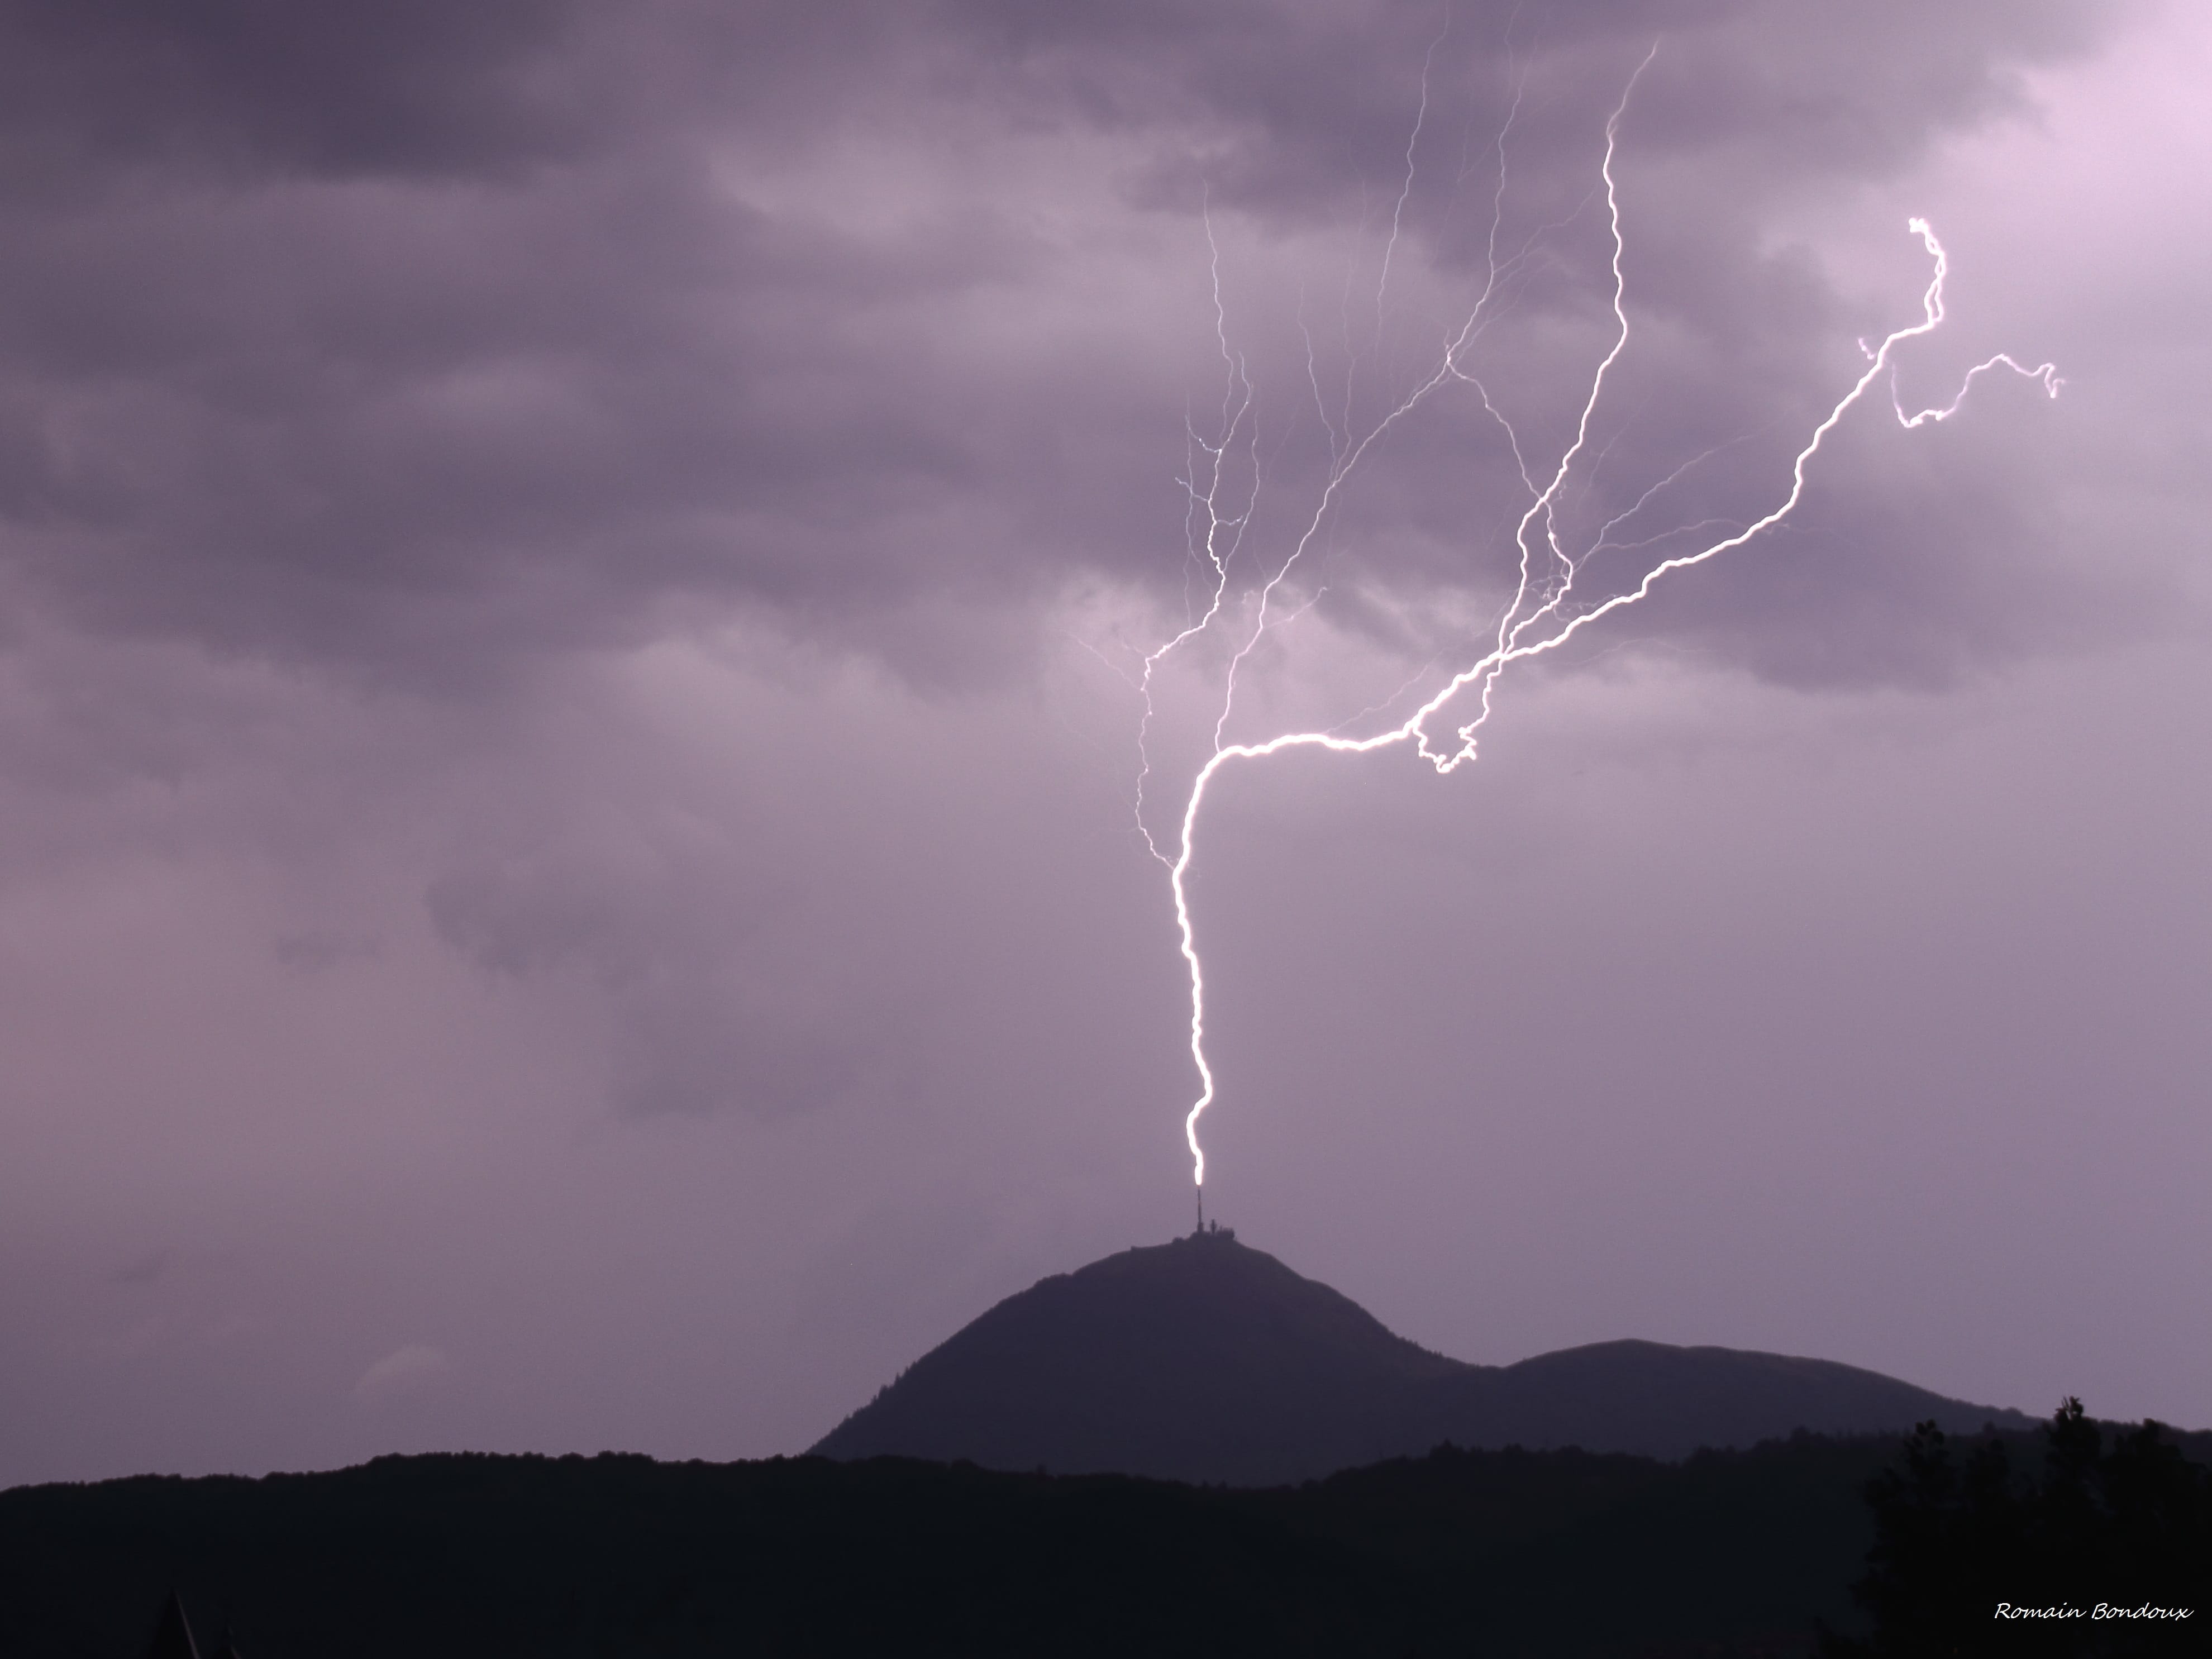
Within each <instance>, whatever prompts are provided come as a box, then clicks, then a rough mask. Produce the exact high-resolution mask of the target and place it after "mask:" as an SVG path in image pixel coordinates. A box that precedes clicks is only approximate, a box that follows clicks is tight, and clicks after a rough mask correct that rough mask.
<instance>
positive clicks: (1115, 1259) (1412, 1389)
mask: <svg viewBox="0 0 2212 1659" xmlns="http://www.w3.org/2000/svg"><path fill="white" fill-rule="evenodd" d="M1927 1419H1934V1420H1935V1421H1936V1423H1938V1424H1940V1425H1942V1427H1943V1428H1944V1429H1945V1430H1946V1431H1950V1432H1957V1433H1970V1432H1972V1431H1975V1430H1978V1429H1979V1428H1980V1427H1982V1425H1984V1424H1991V1423H1993V1424H1995V1425H1996V1426H1998V1427H1999V1428H2002V1429H2025V1428H2027V1427H2029V1426H2031V1423H2030V1419H2027V1418H2026V1417H2024V1416H2022V1415H2021V1413H2018V1412H2014V1411H2006V1410H2000V1409H1997V1408H1996V1407H1988V1406H1976V1405H1970V1404H1967V1403H1966V1402H1964V1401H1956V1400H1948V1399H1946V1398H1944V1397H1943V1396H1942V1395H1936V1394H1930V1393H1929V1392H1928V1390H1926V1389H1917V1388H1914V1387H1913V1386H1912V1385H1911V1383H1900V1382H1899V1381H1897V1380H1896V1379H1895V1378H1893V1377H1888V1376H1881V1375H1880V1374H1879V1373H1877V1372H1874V1371H1867V1370H1858V1369H1857V1368H1856V1367H1854V1366H1850V1365H1839V1364H1834V1363H1832V1362H1831V1361H1828V1360H1822V1359H1795V1358H1785V1357H1784V1356H1782V1355H1780V1354H1768V1353H1751V1352H1741V1351H1740V1350H1736V1349H1732V1348H1678V1347H1670V1346H1668V1345H1666V1344H1664V1343H1659V1342H1601V1343H1597V1344H1595V1345H1593V1346H1589V1347H1583V1348H1570V1349H1567V1350H1565V1351H1563V1352H1559V1353H1549V1354H1543V1355H1540V1356H1539V1357H1537V1358H1534V1359H1524V1360H1522V1361H1521V1362H1520V1363H1519V1364H1515V1365H1505V1366H1496V1365H1470V1364H1464V1363H1463V1362H1462V1361H1459V1360H1456V1359H1449V1358H1445V1357H1444V1356H1443V1355H1442V1354H1437V1353H1431V1352H1429V1351H1428V1350H1427V1349H1425V1348H1422V1347H1420V1346H1417V1345H1415V1344H1414V1343H1412V1342H1409V1341H1407V1340H1406V1339H1405V1338H1403V1337H1401V1336H1398V1335H1395V1334H1393V1333H1392V1332H1391V1331H1389V1329H1387V1328H1385V1327H1384V1326H1383V1323H1382V1322H1380V1321H1379V1320H1377V1319H1376V1318H1375V1316H1373V1315H1371V1314H1370V1313H1368V1312H1367V1311H1366V1310H1364V1309H1363V1308H1362V1307H1360V1306H1359V1305H1358V1304H1357V1303H1355V1302H1353V1301H1352V1299H1351V1298H1350V1297H1346V1296H1343V1295H1341V1294H1340V1293H1339V1292H1338V1291H1334V1290H1331V1289H1330V1288H1329V1287H1328V1285H1322V1284H1318V1283H1316V1282H1315V1281H1314V1280H1312V1279H1304V1278H1301V1277H1300V1276H1299V1275H1298V1274H1297V1273H1292V1272H1291V1270H1290V1269H1289V1268H1288V1267H1285V1266H1284V1265H1283V1264H1282V1263H1281V1262H1279V1261H1277V1260H1276V1259H1275V1258H1274V1257H1273V1256H1271V1255H1267V1254H1266V1253H1264V1252H1262V1251H1260V1250H1255V1249H1250V1248H1249V1247H1248V1246H1245V1245H1243V1244H1239V1243H1237V1237H1236V1235H1235V1234H1234V1233H1231V1232H1228V1231H1218V1232H1207V1233H1199V1234H1194V1235H1192V1236H1189V1237H1183V1238H1179V1239H1176V1241H1174V1242H1173V1243H1168V1244H1161V1245H1155V1246H1151V1247H1147V1248H1140V1249H1130V1250H1124V1251H1122V1252H1121V1254H1120V1255H1112V1256H1108V1257H1107V1258H1105V1259H1104V1260H1103V1261H1094V1262H1092V1263H1091V1265H1090V1266H1089V1267H1084V1268H1081V1269H1079V1271H1077V1272H1075V1273H1062V1274H1055V1275H1054V1277H1052V1278H1050V1279H1043V1280H1042V1281H1040V1282H1039V1283H1037V1284H1036V1285H1032V1286H1030V1289H1028V1290H1026V1291H1022V1292H1021V1293H1020V1294H1019V1295H1017V1296H1012V1297H1007V1298H1006V1300H1005V1301H1004V1302H1001V1303H1000V1304H999V1305H998V1306H997V1307H995V1308H993V1309H992V1310H990V1311H989V1312H987V1313H986V1314H984V1315H983V1316H981V1318H979V1319H977V1320H975V1322H973V1323H971V1324H969V1326H967V1327H966V1328H964V1329H963V1330H961V1331H959V1332H958V1333H957V1334H955V1335H953V1336H952V1337H951V1339H950V1340H947V1341H945V1342H944V1343H943V1344H941V1345H939V1346H938V1347H936V1348H933V1349H932V1350H931V1351H930V1352H928V1353H927V1354H925V1355H923V1356H922V1357H921V1358H920V1359H918V1360H916V1361H915V1364H913V1365H911V1366H910V1367H908V1369H907V1370H905V1371H904V1372H902V1374H901V1375H900V1376H899V1377H898V1378H897V1380H896V1381H895V1382H894V1383H891V1385H890V1387H888V1388H886V1389H884V1390H883V1391H882V1392H881V1393H879V1394H878V1395H877V1396H876V1398H875V1399H874V1400H873V1401H870V1402H869V1403H868V1404H867V1405H866V1406H864V1407H861V1408H860V1410H859V1411H857V1412H854V1413H853V1414H852V1415H851V1416H850V1417H848V1418H847V1419H845V1421H844V1422H842V1424H840V1425H838V1426H837V1427H836V1429H835V1430H833V1431H831V1432H830V1433H829V1435H828V1436H826V1437H824V1438H823V1440H822V1441H821V1443H819V1444H817V1446H816V1447H815V1448H814V1450H815V1451H816V1452H817V1453H819V1454H821V1455H824V1456H829V1457H836V1458H856V1457H869V1456H874V1455H881V1454H886V1453H888V1454H894V1455H902V1456H908V1457H922V1458H933V1459H939V1460H947V1461H949V1460H953V1459H959V1458H966V1459H968V1460H969V1461H971V1462H975V1463H979V1464H981V1465H983V1466H984V1467H986V1468H1001V1469H1037V1468H1044V1469H1048V1470H1050V1471H1052V1472H1053V1473H1054V1474H1075V1473H1105V1472H1111V1473H1118V1474H1145V1475H1152V1476H1158V1477H1160V1478H1163V1479H1168V1480H1196V1481H1219V1482H1226V1483H1228V1484H1231V1485H1237V1486H1266V1485H1271V1484H1275V1483H1279V1482H1287V1481H1295V1480H1308V1479H1312V1478H1316V1477H1318V1476H1322V1475H1326V1474H1330V1473H1332V1472H1334V1471H1335V1470H1338V1469H1343V1468H1353V1467H1355V1466H1358V1465H1360V1464H1364V1463H1371V1462H1376V1461H1377V1460H1379V1459H1382V1458H1386V1457H1399V1456H1407V1455H1418V1454H1419V1453H1423V1452H1425V1451H1427V1450H1428V1449H1430V1448H1431V1447H1433V1446H1436V1445H1439V1444H1442V1443H1445V1442H1449V1443H1452V1444H1455V1445H1458V1446H1462V1447H1500V1446H1508V1445H1519V1446H1523V1447H1527V1448H1529V1449H1541V1448H1547V1447H1563V1446H1580V1447H1582V1448H1583V1449H1585V1450H1589V1451H1602V1452H1631V1453H1635V1454H1638V1455H1644V1456H1649V1457H1662V1458H1679V1457H1683V1456H1686V1455H1688V1454H1689V1453H1690V1452H1692V1451H1693V1450H1695V1449H1697V1448H1699V1447H1700V1446H1711V1447H1716V1448H1720V1447H1747V1446H1751V1445H1754V1444H1756V1443H1759V1442H1760V1441H1762V1440H1769V1439H1773V1438H1777V1437H1782V1436H1786V1435H1788V1434H1790V1433H1791V1432H1792V1431H1796V1430H1798V1429H1808V1430H1811V1431H1815V1432H1818V1433H1825V1434H1869V1433H1879V1432H1885V1431H1895V1430H1904V1429H1907V1428H1910V1427H1911V1425H1913V1424H1915V1423H1918V1422H1923V1421H1925V1420H1927Z"/></svg>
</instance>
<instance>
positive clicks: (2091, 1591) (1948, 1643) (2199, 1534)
mask: <svg viewBox="0 0 2212 1659" xmlns="http://www.w3.org/2000/svg"><path fill="white" fill-rule="evenodd" d="M1866 1496H1867V1501H1868V1503H1869V1504H1870V1505H1871V1506H1872V1507H1873V1510H1874V1519H1875V1544H1874V1548H1873V1549H1872V1551H1871V1552H1869V1555H1868V1558H1867V1573H1866V1576H1865V1577H1863V1578H1862V1579H1861V1580H1860V1581H1859V1582H1858V1583H1857V1585H1855V1586H1854V1587H1853V1589H1852V1595H1853V1596H1854V1597H1855V1599H1856V1600H1857V1601H1858V1603H1859V1604H1860V1606H1862V1607H1864V1608H1865V1609H1866V1611H1867V1612H1868V1613H1869V1614H1870V1615H1871V1616H1872V1618H1873V1620H1874V1626H1875V1629H1874V1634H1873V1635H1872V1637H1871V1638H1869V1639H1868V1640H1866V1641H1852V1640H1846V1639H1843V1638H1838V1637H1836V1636H1834V1635H1832V1634H1824V1636H1823V1638H1822V1644H1821V1650H1822V1652H1823V1653H1824V1654H1825V1655H1826V1656H1830V1659H1844V1656H1849V1655H1867V1654H1874V1655H1881V1656H1885V1659H1888V1656H1896V1659H1918V1656H1923V1655H1930V1656H1932V1655H1939V1654H1940V1655H1975V1654H2007V1655H2035V1656H2044V1655H2069V1656H2072V1655H2081V1656H2104V1655H2114V1656H2118V1655H2130V1654H2137V1653H2155V1654H2170V1653H2190V1654H2212V1471H2209V1470H2206V1469H2204V1468H2200V1467H2198V1466H2197V1465H2196V1464H2194V1463H2191V1462H2189V1461H2188V1460H2187V1459H2185V1457H2184V1456H2183V1455H2181V1451H2180V1449H2179V1447H2177V1446H2176V1445H2174V1444H2173V1443H2172V1442H2171V1441H2169V1440H2168V1439H2167V1438H2166V1434H2165V1431H2164V1430H2163V1428H2162V1427H2161V1426H2160V1425H2159V1424H2157V1423H2154V1422H2146V1423H2144V1424H2143V1425H2142V1427H2140V1428H2137V1429H2134V1430H2129V1431H2115V1432H2114V1433H2113V1434H2112V1437H2111V1439H2110V1442H2109V1443H2107V1441H2106V1435H2105V1433H2104V1431H2102V1430H2101V1429H2100V1427H2099V1425H2097V1424H2095V1423H2094V1422H2093V1421H2091V1420H2090V1419H2089V1417H2088V1416H2087V1413H2084V1412H2083V1410H2082V1409H2081V1401H2078V1400H2073V1399H2069V1400H2068V1401H2066V1403H2065V1404H2064V1405H2063V1406H2062V1407H2059V1409H2058V1410H2057V1413H2054V1414H2053V1416H2052V1417H2051V1421H2050V1423H2049V1424H2048V1425H2045V1429H2044V1444H2043V1448H2042V1456H2041V1459H2040V1461H2039V1467H2037V1468H2033V1470H2015V1468H2013V1460H2012V1455H2011V1453H2010V1452H2009V1451H2008V1448H2007V1446H2006V1443H2005V1442H2004V1441H2002V1439H1999V1438H1997V1437H1995V1436H1990V1437H1987V1438H1984V1439H1982V1440H1979V1441H1977V1442H1973V1443H1969V1444H1968V1445H1967V1446H1966V1448H1965V1454H1964V1455H1963V1457H1960V1456H1954V1447H1953V1445H1952V1443H1951V1442H1950V1441H1949V1440H1948V1438H1947V1437H1945V1436H1944V1434H1943V1432H1942V1431H1941V1430H1940V1429H1938V1428H1937V1427H1936V1425H1934V1424H1933V1423H1923V1424H1922V1425H1920V1426H1919V1427H1918V1428H1917V1429H1916V1430H1914V1431H1913V1432H1912V1435H1911V1438H1909V1439H1908V1440H1906V1442H1905V1448H1904V1451H1903V1454H1902V1455H1901V1457H1900V1458H1899V1462H1898V1463H1897V1464H1896V1465H1895V1466H1893V1468H1889V1469H1886V1470H1884V1471H1883V1472H1882V1473H1881V1474H1878V1475H1876V1476H1875V1478H1874V1480H1871V1481H1870V1482H1869V1483H1868V1486H1867V1492H1866ZM2147 1608H2154V1609H2156V1608H2162V1609H2166V1610H2169V1611H2172V1612H2176V1613H2183V1612H2185V1613H2187V1614H2188V1616H2187V1617H2185V1618H2182V1619H2178V1620H2176V1619H2158V1618H2143V1617H2137V1616H2135V1615H2136V1614H2137V1613H2140V1612H2142V1610H2144V1609H2147Z"/></svg>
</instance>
